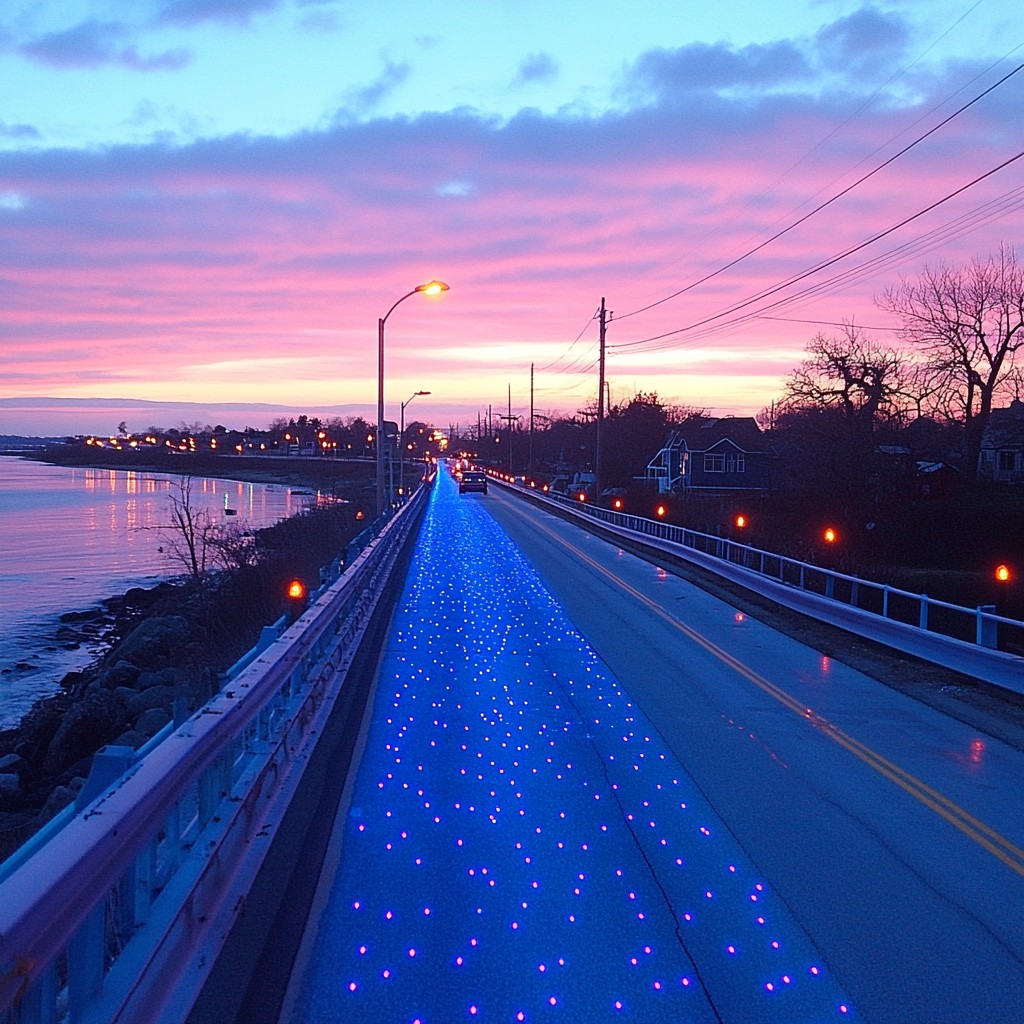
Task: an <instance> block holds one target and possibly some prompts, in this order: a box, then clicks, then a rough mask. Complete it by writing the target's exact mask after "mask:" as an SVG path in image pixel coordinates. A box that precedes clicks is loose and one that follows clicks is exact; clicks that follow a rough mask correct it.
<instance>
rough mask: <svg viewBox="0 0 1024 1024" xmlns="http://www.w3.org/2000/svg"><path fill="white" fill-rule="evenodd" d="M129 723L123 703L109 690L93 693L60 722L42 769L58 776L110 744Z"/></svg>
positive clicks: (79, 702) (78, 702)
mask: <svg viewBox="0 0 1024 1024" xmlns="http://www.w3.org/2000/svg"><path fill="white" fill-rule="evenodd" d="M127 724H128V722H127V716H126V714H125V707H124V702H123V701H121V700H120V699H118V697H117V696H116V695H115V694H113V693H110V692H109V691H107V690H96V691H91V692H90V693H89V694H88V695H87V696H85V697H83V698H82V699H81V700H80V701H77V702H76V703H74V704H73V705H72V706H71V707H70V708H69V709H68V711H67V713H66V714H65V715H64V716H63V718H62V719H61V722H60V725H59V726H58V728H57V731H56V733H54V736H53V739H52V740H51V741H50V744H49V746H48V747H47V748H46V757H45V758H44V760H43V770H44V771H45V772H47V773H48V774H51V775H59V774H60V773H61V772H63V771H66V770H67V769H68V768H70V767H71V766H72V765H75V764H76V763H77V762H79V761H81V760H82V759H83V758H86V757H90V756H91V755H92V754H94V753H95V752H96V751H97V750H99V748H100V747H102V746H104V745H105V744H107V743H109V742H110V741H111V740H113V739H114V737H115V736H117V735H118V734H119V733H121V732H122V731H123V730H124V728H125V726H126V725H127Z"/></svg>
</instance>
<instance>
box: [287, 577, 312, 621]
mask: <svg viewBox="0 0 1024 1024" xmlns="http://www.w3.org/2000/svg"><path fill="white" fill-rule="evenodd" d="M285 593H286V595H287V597H288V621H289V622H290V623H291V622H294V621H295V620H296V619H297V618H298V617H299V616H300V615H301V614H302V613H303V612H304V611H305V610H306V601H307V598H308V594H307V592H306V584H305V583H303V582H302V580H299V579H295V580H292V581H291V582H290V583H289V584H288V589H287V590H286V591H285Z"/></svg>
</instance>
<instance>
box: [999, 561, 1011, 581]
mask: <svg viewBox="0 0 1024 1024" xmlns="http://www.w3.org/2000/svg"><path fill="white" fill-rule="evenodd" d="M995 576H996V579H997V580H998V581H999V582H1000V583H1009V582H1010V580H1011V579H1013V573H1012V572H1011V571H1010V567H1009V566H1008V565H997V566H996V573H995Z"/></svg>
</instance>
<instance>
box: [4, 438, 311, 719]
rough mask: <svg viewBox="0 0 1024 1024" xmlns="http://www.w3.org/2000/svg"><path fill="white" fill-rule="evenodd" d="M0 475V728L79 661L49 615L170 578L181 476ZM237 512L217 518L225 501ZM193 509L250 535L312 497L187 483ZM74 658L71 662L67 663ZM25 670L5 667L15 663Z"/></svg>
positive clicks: (41, 471) (18, 469) (15, 466)
mask: <svg viewBox="0 0 1024 1024" xmlns="http://www.w3.org/2000/svg"><path fill="white" fill-rule="evenodd" d="M0 465H2V468H3V473H2V474H0V615H2V621H3V622H4V626H5V629H4V631H3V632H2V633H0V726H2V724H3V721H4V720H5V719H9V714H10V707H11V702H12V700H15V699H19V700H21V698H16V694H19V693H20V694H21V695H22V698H24V699H23V700H22V703H24V704H25V705H26V706H27V703H30V702H31V701H30V699H28V698H25V694H26V693H28V694H29V695H31V696H32V698H33V699H34V695H37V694H38V692H39V691H40V689H42V690H46V689H49V688H52V686H53V685H55V684H56V681H57V680H59V679H60V677H61V676H62V675H63V674H64V672H66V671H69V670H70V669H71V668H75V667H80V666H81V665H82V664H84V663H85V662H86V661H87V660H88V658H87V657H85V655H83V654H81V653H77V652H69V651H63V650H61V649H60V648H59V645H57V644H55V643H54V641H53V639H52V636H53V633H54V631H55V629H56V627H57V616H58V615H59V614H61V613H62V612H65V611H72V610H79V609H83V608H88V607H90V606H93V605H95V604H96V603H97V602H98V601H100V600H102V599H103V598H105V597H109V596H110V595H112V594H117V593H122V592H124V591H125V590H127V589H128V588H130V587H132V586H152V585H153V584H155V583H157V582H158V581H159V580H161V579H166V578H169V577H172V576H175V575H178V574H179V573H181V571H182V567H181V566H180V565H178V564H175V563H174V562H173V561H172V559H171V557H170V554H169V551H168V548H169V546H170V545H169V544H168V540H169V538H170V534H169V533H168V531H167V530H166V529H165V527H167V526H168V525H169V524H170V521H171V498H172V497H174V496H180V486H181V478H179V477H176V476H168V475H165V474H158V473H146V472H140V471H137V470H129V471H121V470H105V469H80V468H66V467H59V466H48V465H45V464H43V463H36V462H28V461H23V460H19V459H10V458H5V459H4V460H3V462H2V464H0ZM225 496H229V500H230V504H231V505H232V507H233V508H234V509H236V510H237V515H233V516H231V517H230V518H228V517H226V516H225V513H224V498H225ZM190 500H191V503H192V505H193V506H194V507H195V508H197V509H201V510H205V511H206V513H207V514H208V515H209V516H210V517H211V518H212V519H213V520H214V522H217V523H224V524H225V525H231V526H232V528H234V527H235V524H237V525H238V527H239V528H241V529H259V528H260V527H263V526H269V525H271V524H272V523H275V522H277V521H278V520H280V519H283V518H286V517H288V516H291V515H294V514H295V513H297V512H299V511H301V510H302V509H303V508H305V507H306V506H307V505H309V504H312V503H313V502H314V501H315V500H316V499H315V497H313V496H312V495H309V494H306V495H296V494H294V493H293V492H292V490H291V489H290V488H288V487H286V486H283V485H277V486H273V485H267V484H252V483H241V482H238V481H231V480H219V479H212V478H204V477H195V478H192V491H191V499H190ZM76 660H77V663H76ZM19 663H20V664H22V665H25V666H27V667H26V668H24V669H21V670H18V671H16V672H15V671H13V670H11V671H7V672H5V671H4V670H5V669H11V667H12V666H14V665H17V664H19Z"/></svg>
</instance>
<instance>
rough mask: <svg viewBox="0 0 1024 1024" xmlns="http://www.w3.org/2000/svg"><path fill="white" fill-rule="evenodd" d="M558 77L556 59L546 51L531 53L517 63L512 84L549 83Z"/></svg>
mask: <svg viewBox="0 0 1024 1024" xmlns="http://www.w3.org/2000/svg"><path fill="white" fill-rule="evenodd" d="M557 78H558V61H556V60H555V59H554V57H552V56H551V55H550V54H547V53H531V54H530V55H529V56H528V57H526V59H525V60H523V61H522V63H521V64H520V65H519V70H518V71H517V72H516V77H515V80H514V82H513V84H514V85H517V86H519V85H530V84H533V83H535V82H536V83H541V84H545V85H546V84H549V83H551V82H554V81H555V79H557Z"/></svg>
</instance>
